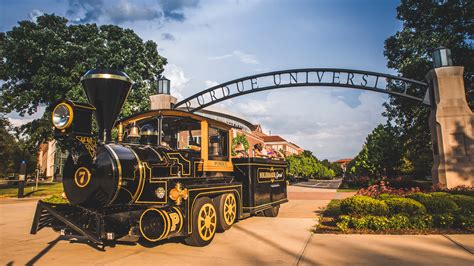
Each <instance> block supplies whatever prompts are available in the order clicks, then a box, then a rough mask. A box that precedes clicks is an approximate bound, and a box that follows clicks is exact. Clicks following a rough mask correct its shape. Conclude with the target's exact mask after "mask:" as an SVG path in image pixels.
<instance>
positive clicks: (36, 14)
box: [28, 9, 44, 22]
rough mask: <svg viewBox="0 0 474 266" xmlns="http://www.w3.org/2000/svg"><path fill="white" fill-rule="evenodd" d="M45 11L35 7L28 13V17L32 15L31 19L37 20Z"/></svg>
mask: <svg viewBox="0 0 474 266" xmlns="http://www.w3.org/2000/svg"><path fill="white" fill-rule="evenodd" d="M43 14H44V13H43V12H42V11H41V10H38V9H34V10H31V12H30V13H29V14H28V17H30V20H31V21H33V22H36V19H37V18H38V17H40V16H42V15H43Z"/></svg>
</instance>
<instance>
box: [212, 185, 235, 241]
mask: <svg viewBox="0 0 474 266" xmlns="http://www.w3.org/2000/svg"><path fill="white" fill-rule="evenodd" d="M214 206H216V208H217V230H218V232H223V231H225V230H227V229H229V228H230V227H231V226H232V225H233V224H234V223H235V220H236V218H237V200H236V199H235V195H234V194H233V193H227V194H222V195H220V196H218V197H216V198H215V199H214Z"/></svg>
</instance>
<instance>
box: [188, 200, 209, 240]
mask: <svg viewBox="0 0 474 266" xmlns="http://www.w3.org/2000/svg"><path fill="white" fill-rule="evenodd" d="M192 219H193V220H192V221H193V226H192V230H193V231H192V233H191V235H190V236H188V237H187V238H186V239H184V241H185V242H186V244H188V245H191V246H197V247H203V246H206V245H208V244H209V243H211V241H212V239H213V238H214V235H215V234H216V229H217V212H216V209H215V208H214V205H213V204H212V201H211V199H209V198H199V199H197V200H196V201H195V202H194V207H193V214H192Z"/></svg>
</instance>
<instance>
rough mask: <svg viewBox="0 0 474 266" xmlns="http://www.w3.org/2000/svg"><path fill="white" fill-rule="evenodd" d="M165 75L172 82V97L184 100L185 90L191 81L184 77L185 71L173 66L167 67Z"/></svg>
mask: <svg viewBox="0 0 474 266" xmlns="http://www.w3.org/2000/svg"><path fill="white" fill-rule="evenodd" d="M164 75H165V76H166V78H168V79H169V80H170V81H171V95H173V96H174V97H176V98H178V100H181V99H183V98H184V97H183V90H184V89H185V88H186V86H187V85H188V83H189V81H190V79H189V78H187V77H186V76H185V75H184V71H183V69H182V68H181V67H179V66H177V65H173V64H168V65H166V66H165V72H164Z"/></svg>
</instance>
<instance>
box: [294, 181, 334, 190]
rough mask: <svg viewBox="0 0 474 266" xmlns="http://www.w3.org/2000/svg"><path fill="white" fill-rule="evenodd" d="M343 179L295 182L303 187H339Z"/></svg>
mask: <svg viewBox="0 0 474 266" xmlns="http://www.w3.org/2000/svg"><path fill="white" fill-rule="evenodd" d="M341 182H342V179H334V180H314V181H305V182H299V183H297V184H295V185H296V186H301V187H311V188H328V189H338V188H339V186H340V185H341Z"/></svg>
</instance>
